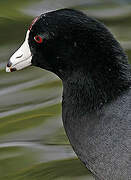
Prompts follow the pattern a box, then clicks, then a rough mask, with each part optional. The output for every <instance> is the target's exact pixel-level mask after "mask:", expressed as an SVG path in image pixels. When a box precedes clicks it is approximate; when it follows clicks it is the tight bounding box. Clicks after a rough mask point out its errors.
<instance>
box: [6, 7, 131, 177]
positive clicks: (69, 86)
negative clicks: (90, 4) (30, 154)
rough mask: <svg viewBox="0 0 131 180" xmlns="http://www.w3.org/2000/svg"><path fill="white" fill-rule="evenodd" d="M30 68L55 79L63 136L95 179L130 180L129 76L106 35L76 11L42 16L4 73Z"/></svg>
mask: <svg viewBox="0 0 131 180" xmlns="http://www.w3.org/2000/svg"><path fill="white" fill-rule="evenodd" d="M31 64H32V65H34V66H38V67H40V68H43V69H46V70H50V71H52V72H54V73H55V74H57V75H58V76H59V77H60V78H61V80H62V82H63V101H62V118H63V124H64V127H65V130H66V133H67V136H68V138H69V140H70V143H71V145H72V147H73V149H74V151H75V152H76V154H77V155H78V157H79V158H80V159H81V161H82V162H83V163H84V164H85V165H86V167H87V168H88V169H89V170H90V171H91V172H92V173H93V174H94V175H95V177H96V179H99V180H130V179H131V90H130V86H131V71H130V66H129V63H128V58H127V56H126V54H125V53H124V51H123V49H122V48H121V46H120V44H119V43H118V42H117V41H116V40H115V38H114V37H113V35H112V34H111V33H110V31H109V30H108V29H107V28H106V27H105V26H104V25H103V24H102V23H100V22H99V21H97V20H95V19H94V18H91V17H88V16H87V15H85V14H84V13H82V12H79V11H76V10H72V9H61V10H56V11H53V12H48V13H45V14H42V15H41V16H39V17H37V18H36V19H35V20H34V21H33V22H32V24H31V26H30V28H29V30H28V31H27V34H26V39H25V42H24V43H23V45H22V46H21V47H20V49H18V51H17V52H16V53H15V54H14V55H13V56H12V57H11V59H10V61H9V63H8V64H7V67H6V71H7V72H11V71H15V70H19V69H23V68H24V67H27V66H29V65H31Z"/></svg>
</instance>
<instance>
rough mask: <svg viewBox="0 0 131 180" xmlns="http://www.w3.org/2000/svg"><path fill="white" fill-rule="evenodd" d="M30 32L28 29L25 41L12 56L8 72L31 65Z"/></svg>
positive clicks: (7, 67)
mask: <svg viewBox="0 0 131 180" xmlns="http://www.w3.org/2000/svg"><path fill="white" fill-rule="evenodd" d="M29 33H30V31H29V30H28V31H27V34H26V38H25V41H24V43H23V44H22V46H21V47H20V48H19V49H18V50H17V51H16V52H15V53H14V54H13V55H12V57H11V58H10V60H9V62H8V64H7V66H6V72H12V71H16V70H20V69H23V68H25V67H28V66H30V65H31V60H32V55H31V51H30V47H29V44H28V38H29Z"/></svg>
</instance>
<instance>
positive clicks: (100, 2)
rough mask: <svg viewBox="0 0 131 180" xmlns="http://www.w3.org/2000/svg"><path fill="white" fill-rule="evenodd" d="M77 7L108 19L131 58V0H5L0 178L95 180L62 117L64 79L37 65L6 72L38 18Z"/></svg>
mask: <svg viewBox="0 0 131 180" xmlns="http://www.w3.org/2000/svg"><path fill="white" fill-rule="evenodd" d="M64 7H69V8H75V9H79V10H82V11H83V12H85V13H87V14H88V15H90V16H93V17H95V18H97V19H99V20H100V21H102V22H103V23H104V24H105V25H107V26H108V28H109V29H110V30H111V31H112V32H113V34H114V35H115V37H116V38H117V39H118V40H119V41H120V43H121V45H122V46H123V48H124V49H125V51H126V53H127V54H128V57H129V60H131V3H130V0H37V1H35V0H22V1H20V0H19V1H18V0H0V180H94V178H93V176H92V175H91V173H90V172H88V170H87V169H86V168H85V167H84V166H83V164H82V163H81V162H80V161H79V160H78V159H77V157H76V155H75V153H74V152H73V150H72V148H71V146H70V144H69V142H68V139H67V137H66V135H65V132H64V129H63V125H62V120H61V94H62V84H61V81H60V80H59V79H58V78H57V77H56V76H55V75H54V74H52V73H50V72H48V71H45V70H41V69H39V68H36V67H30V68H28V69H25V70H22V71H18V72H14V73H6V72H5V66H6V63H7V61H8V59H9V57H10V56H11V55H12V54H13V53H14V51H15V50H16V49H18V47H19V46H20V45H21V44H22V42H23V41H24V37H25V33H26V31H27V29H28V26H29V25H30V24H31V21H32V20H33V19H34V17H35V16H37V15H40V14H41V13H44V12H47V11H51V10H56V9H59V8H64Z"/></svg>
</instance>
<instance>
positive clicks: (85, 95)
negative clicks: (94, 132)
mask: <svg viewBox="0 0 131 180" xmlns="http://www.w3.org/2000/svg"><path fill="white" fill-rule="evenodd" d="M123 74H124V73H123ZM123 74H122V75H118V74H117V75H116V76H115V78H114V76H113V72H112V76H108V75H105V74H100V73H99V74H95V75H91V74H90V73H83V72H79V73H78V72H77V73H74V74H72V76H70V77H69V78H68V79H66V80H65V81H63V103H64V104H66V105H67V106H68V105H69V106H70V107H72V108H75V109H76V110H78V111H80V109H81V108H82V111H83V113H84V111H86V112H87V110H88V111H89V112H91V111H94V110H99V109H101V108H102V107H103V106H104V105H105V104H107V103H109V102H111V101H114V100H116V99H117V98H118V97H119V96H120V95H121V94H123V93H124V92H125V91H127V90H128V89H129V87H130V86H131V81H130V76H129V72H128V73H126V72H125V74H124V75H123ZM112 77H113V78H112Z"/></svg>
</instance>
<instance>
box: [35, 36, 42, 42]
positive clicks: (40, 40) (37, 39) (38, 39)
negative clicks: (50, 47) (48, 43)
mask: <svg viewBox="0 0 131 180" xmlns="http://www.w3.org/2000/svg"><path fill="white" fill-rule="evenodd" d="M34 40H35V41H36V42H37V43H39V44H41V43H42V42H43V39H42V37H41V36H38V35H37V36H35V37H34Z"/></svg>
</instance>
